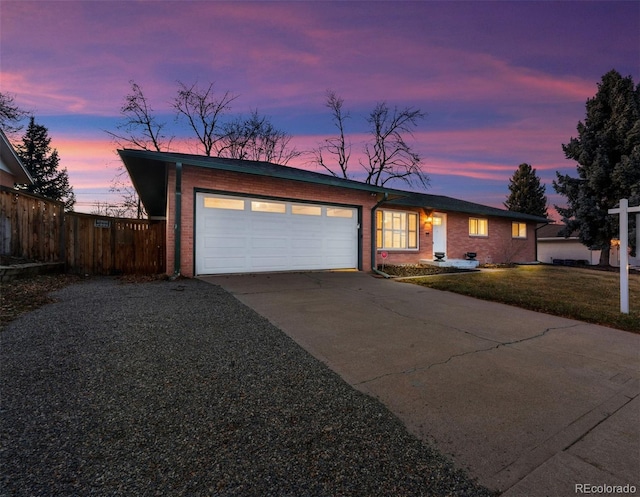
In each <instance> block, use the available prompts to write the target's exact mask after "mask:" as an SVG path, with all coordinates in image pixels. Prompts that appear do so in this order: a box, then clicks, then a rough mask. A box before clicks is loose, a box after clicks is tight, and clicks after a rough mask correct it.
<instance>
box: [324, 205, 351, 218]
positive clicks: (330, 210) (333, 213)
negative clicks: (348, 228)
mask: <svg viewBox="0 0 640 497" xmlns="http://www.w3.org/2000/svg"><path fill="white" fill-rule="evenodd" d="M327 216H328V217H345V218H349V219H351V218H352V217H353V209H340V208H338V207H327Z"/></svg>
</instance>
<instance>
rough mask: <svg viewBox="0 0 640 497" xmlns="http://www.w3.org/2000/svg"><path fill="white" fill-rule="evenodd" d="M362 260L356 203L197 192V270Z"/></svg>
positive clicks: (335, 265)
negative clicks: (318, 202) (316, 202)
mask: <svg viewBox="0 0 640 497" xmlns="http://www.w3.org/2000/svg"><path fill="white" fill-rule="evenodd" d="M357 266H358V215H357V211H356V209H355V208H352V207H339V206H331V205H323V204H308V203H296V202H288V201H287V202H285V201H279V200H265V199H258V198H246V197H232V196H226V195H214V194H208V193H198V194H196V273H197V274H217V273H247V272H250V273H252V272H264V271H291V270H308V269H345V268H357Z"/></svg>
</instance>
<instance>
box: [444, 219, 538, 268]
mask: <svg viewBox="0 0 640 497" xmlns="http://www.w3.org/2000/svg"><path fill="white" fill-rule="evenodd" d="M470 217H476V218H481V219H487V220H488V232H489V233H488V236H486V237H485V236H470V235H469V218H470ZM511 223H512V221H511V220H510V219H502V218H498V217H483V216H472V215H469V214H458V213H448V214H447V258H449V259H464V258H465V253H466V252H476V253H477V254H478V255H477V260H478V261H480V263H481V264H485V263H495V264H498V263H506V262H532V261H535V259H536V256H535V225H534V224H529V225H528V226H527V238H526V239H515V238H512V237H511Z"/></svg>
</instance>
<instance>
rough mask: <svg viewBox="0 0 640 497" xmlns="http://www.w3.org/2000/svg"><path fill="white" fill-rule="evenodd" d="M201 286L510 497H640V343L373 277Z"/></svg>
mask: <svg viewBox="0 0 640 497" xmlns="http://www.w3.org/2000/svg"><path fill="white" fill-rule="evenodd" d="M202 279H203V280H205V281H208V282H211V283H214V284H217V285H220V286H222V287H223V288H224V289H226V290H228V291H229V292H231V293H232V294H234V295H235V296H236V297H237V298H238V299H239V300H241V301H242V302H244V303H245V304H247V305H248V306H249V307H251V308H253V309H254V310H256V311H257V312H258V313H260V314H262V315H263V316H265V317H266V318H268V319H269V320H270V321H271V322H272V323H274V324H275V325H276V326H278V327H279V328H280V329H282V330H283V331H284V332H285V333H287V334H288V335H289V336H291V337H292V338H293V339H294V340H295V341H296V342H298V343H299V344H300V345H301V346H303V347H304V348H305V349H307V350H308V351H309V352H310V353H311V354H313V355H314V356H315V357H317V358H318V359H320V360H322V361H323V362H325V363H326V364H327V365H328V366H329V367H330V368H332V369H333V370H334V371H336V372H337V373H338V374H340V375H341V376H342V377H343V378H344V379H345V380H346V381H347V382H349V383H350V384H351V385H353V386H354V387H355V388H357V389H359V390H361V391H363V392H366V393H368V394H370V395H372V396H374V397H377V398H378V399H380V400H381V401H382V402H383V403H384V404H385V405H386V406H387V407H388V408H389V409H390V410H391V411H392V412H394V413H395V414H396V415H397V416H398V417H399V418H400V419H401V420H402V421H403V422H404V423H405V424H406V426H407V427H408V429H409V430H410V431H411V432H412V433H414V434H415V435H416V436H418V437H419V438H421V439H423V440H425V441H429V442H435V444H436V445H437V446H438V448H439V449H440V450H441V451H442V452H444V453H446V454H449V455H451V457H452V458H453V459H454V461H455V462H456V464H457V465H458V466H459V467H462V468H465V469H467V470H468V471H469V472H470V474H471V475H472V476H474V477H477V478H478V480H479V482H480V483H482V484H483V485H485V486H487V487H489V488H491V489H495V490H499V491H501V492H504V494H503V495H505V496H509V497H515V496H555V495H558V496H566V495H576V494H578V495H579V494H580V493H581V491H584V490H585V489H587V487H586V486H584V487H576V485H591V486H592V487H590V490H591V492H590V495H598V494H597V493H594V492H593V487H594V486H598V485H609V486H612V487H616V486H624V485H631V486H635V493H627V494H626V495H640V492H639V490H638V489H639V488H640V477H639V475H640V416H639V415H640V399H639V398H638V393H639V391H640V382H639V378H640V362H639V359H640V336H638V335H635V334H632V333H628V332H623V331H618V330H613V329H610V328H605V327H602V326H596V325H590V324H585V323H582V322H578V321H572V320H568V319H563V318H558V317H554V316H549V315H546V314H541V313H536V312H531V311H526V310H522V309H518V308H515V307H510V306H506V305H502V304H495V303H490V302H484V301H480V300H476V299H472V298H468V297H464V296H460V295H456V294H451V293H447V292H440V291H437V290H432V289H428V288H424V287H419V286H416V285H411V284H408V283H400V282H396V281H391V280H384V279H378V278H374V277H372V276H370V275H368V274H364V273H355V272H345V273H340V272H318V273H283V274H256V275H242V276H215V277H214V276H211V277H204V278H202ZM627 488H628V487H627ZM605 490H606V489H605ZM604 494H607V495H610V494H611V492H605V493H604ZM604 494H603V495H604Z"/></svg>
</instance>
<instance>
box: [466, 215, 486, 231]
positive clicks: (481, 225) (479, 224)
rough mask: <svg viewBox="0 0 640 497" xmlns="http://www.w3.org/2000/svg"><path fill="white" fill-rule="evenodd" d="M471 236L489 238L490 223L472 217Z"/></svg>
mask: <svg viewBox="0 0 640 497" xmlns="http://www.w3.org/2000/svg"><path fill="white" fill-rule="evenodd" d="M469 236H489V221H487V220H486V219H479V218H476V217H470V218H469Z"/></svg>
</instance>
